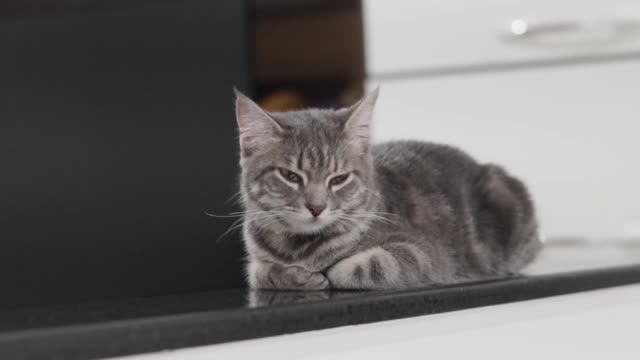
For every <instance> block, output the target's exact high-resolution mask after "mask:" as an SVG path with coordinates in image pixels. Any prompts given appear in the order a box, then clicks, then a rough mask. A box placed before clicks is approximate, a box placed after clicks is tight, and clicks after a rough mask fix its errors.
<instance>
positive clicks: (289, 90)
mask: <svg viewBox="0 0 640 360" xmlns="http://www.w3.org/2000/svg"><path fill="white" fill-rule="evenodd" d="M254 6H255V10H256V29H255V37H256V43H255V44H256V52H255V55H256V57H255V62H256V73H255V74H256V82H257V93H256V95H257V96H258V98H259V99H260V101H261V102H262V104H263V105H264V106H265V107H267V108H270V109H284V108H290V107H293V108H295V107H301V106H327V105H328V106H331V105H335V106H338V105H345V104H349V103H351V102H352V101H353V100H354V99H355V98H357V97H359V96H360V95H361V94H362V89H363V87H364V88H368V89H370V88H373V87H375V86H378V85H379V86H381V96H380V100H379V103H378V105H377V111H376V120H375V127H374V131H375V137H376V139H377V140H379V141H385V140H392V139H421V140H427V141H435V142H443V143H448V144H454V145H457V146H460V147H461V148H463V149H464V150H466V151H468V152H469V153H471V154H472V155H473V156H475V157H477V158H478V159H479V160H481V161H484V162H495V163H499V164H502V165H504V166H506V167H507V168H508V169H509V170H510V171H511V172H512V173H513V174H515V175H517V176H520V177H522V178H524V179H525V180H526V181H527V183H528V184H529V185H530V186H531V188H532V192H533V194H534V197H535V199H536V202H537V204H538V207H539V211H540V216H541V223H542V225H543V230H544V232H545V234H546V235H547V237H549V238H551V239H553V238H589V239H613V238H615V239H631V238H637V237H639V236H640V201H639V200H640V187H638V186H637V185H638V184H640V166H639V165H638V163H637V160H636V157H637V155H638V154H640V141H639V139H640V137H639V134H640V117H639V110H640V105H639V103H638V99H639V98H638V94H639V91H640V64H639V62H638V59H640V57H639V56H640V8H638V5H637V3H636V2H634V1H625V0H616V1H590V2H584V1H574V0H565V1H561V2H558V1H531V2H513V1H506V0H490V1H483V2H482V3H474V2H469V1H420V0H401V1H393V2H392V1H384V0H364V1H362V2H360V1H334V2H331V1H275V0H273V1H268V0H263V1H256V2H255V3H254Z"/></svg>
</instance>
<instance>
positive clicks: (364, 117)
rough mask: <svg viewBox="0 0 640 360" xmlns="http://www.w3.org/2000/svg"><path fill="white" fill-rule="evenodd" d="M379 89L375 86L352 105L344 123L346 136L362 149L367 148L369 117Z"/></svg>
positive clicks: (369, 132)
mask: <svg viewBox="0 0 640 360" xmlns="http://www.w3.org/2000/svg"><path fill="white" fill-rule="evenodd" d="M379 90H380V87H377V88H375V89H374V90H373V91H371V92H370V93H368V94H366V95H365V96H364V97H363V98H362V99H361V100H360V101H358V102H357V103H356V104H355V105H353V106H352V107H351V109H350V115H349V119H348V120H347V123H346V124H345V131H346V133H347V136H348V137H349V138H350V139H351V141H353V142H354V143H355V144H356V145H357V146H360V147H361V149H362V150H363V151H367V150H368V149H369V141H370V138H371V129H370V124H371V117H372V116H373V108H374V107H375V105H376V101H377V100H378V92H379Z"/></svg>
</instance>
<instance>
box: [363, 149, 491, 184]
mask: <svg viewBox="0 0 640 360" xmlns="http://www.w3.org/2000/svg"><path fill="white" fill-rule="evenodd" d="M372 151H373V159H374V166H375V169H376V174H377V176H378V179H379V181H381V182H382V185H383V186H385V185H387V186H394V185H395V186H402V184H404V185H406V186H409V185H413V186H415V185H418V186H420V187H422V188H424V189H425V190H427V188H434V190H436V188H442V187H447V186H448V185H451V184H452V182H453V183H455V182H458V181H463V182H465V181H468V180H469V179H472V178H473V177H475V176H477V175H478V174H479V172H480V171H481V166H480V165H479V164H478V163H477V162H476V161H475V160H474V159H473V158H472V157H471V156H469V155H468V154H466V153H465V152H464V151H462V150H460V149H458V148H455V147H453V146H449V145H443V144H436V143H430V142H423V141H415V140H408V141H392V142H386V143H381V144H378V145H375V146H374V147H373V149H372Z"/></svg>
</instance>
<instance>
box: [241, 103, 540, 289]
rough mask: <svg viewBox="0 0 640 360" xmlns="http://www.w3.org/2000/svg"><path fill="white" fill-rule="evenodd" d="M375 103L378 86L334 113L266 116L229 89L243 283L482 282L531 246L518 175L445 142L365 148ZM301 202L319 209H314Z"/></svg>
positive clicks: (528, 210) (532, 234) (514, 267)
mask: <svg viewBox="0 0 640 360" xmlns="http://www.w3.org/2000/svg"><path fill="white" fill-rule="evenodd" d="M376 98H377V91H375V92H373V93H371V94H369V95H368V96H366V97H365V98H364V99H363V100H361V101H360V102H359V103H358V104H356V105H354V106H352V107H350V108H345V109H340V110H335V111H334V110H319V109H309V110H301V111H292V112H286V113H266V112H264V111H263V110H261V109H260V108H259V107H258V106H257V105H256V104H254V103H253V102H252V101H251V100H249V99H248V98H246V97H245V96H244V95H242V94H238V98H237V103H236V107H237V117H238V124H239V128H240V144H241V150H242V152H241V154H242V156H241V167H242V177H241V193H242V201H243V204H244V208H245V213H244V224H243V234H244V240H245V245H246V250H247V257H248V259H247V260H248V265H247V277H248V282H249V284H250V286H251V287H252V288H258V289H302V290H321V289H327V288H330V287H331V288H338V289H382V288H406V287H414V286H422V285H430V284H446V283H454V282H458V281H467V280H477V279H487V278H492V277H498V276H508V275H511V274H514V273H517V272H518V271H519V270H520V269H522V267H524V266H525V265H527V264H528V263H529V262H530V261H531V260H532V259H533V258H534V256H535V255H536V253H537V252H538V250H539V248H540V241H539V240H538V234H537V223H536V218H535V212H534V208H533V204H532V201H531V199H530V197H529V195H528V193H527V190H526V187H525V186H524V185H523V184H522V182H520V181H519V180H517V179H516V178H514V177H512V176H510V175H509V174H507V173H506V172H505V171H504V169H502V168H500V167H499V166H496V165H482V164H478V163H477V162H476V161H474V160H473V159H472V158H470V157H469V156H468V155H466V154H465V153H463V152H462V151H460V150H458V149H455V148H452V147H449V146H443V145H436V144H429V143H423V142H416V141H405V142H394V143H387V144H381V145H376V146H371V145H370V144H369V136H368V134H369V122H370V119H371V113H372V111H373V106H374V104H375V100H376ZM290 173H293V174H295V175H296V176H293V177H292V176H291V175H290ZM288 174H289V175H288ZM285 175H286V176H285ZM342 175H346V176H342ZM334 177H339V178H340V179H342V180H340V181H341V182H340V183H335V182H332V179H333V178H334ZM292 179H293V180H292ZM308 206H316V207H318V206H320V207H321V208H322V207H324V208H325V209H324V210H323V211H322V212H321V213H320V214H319V215H318V216H314V215H313V213H311V212H310V211H308V210H307V207H308Z"/></svg>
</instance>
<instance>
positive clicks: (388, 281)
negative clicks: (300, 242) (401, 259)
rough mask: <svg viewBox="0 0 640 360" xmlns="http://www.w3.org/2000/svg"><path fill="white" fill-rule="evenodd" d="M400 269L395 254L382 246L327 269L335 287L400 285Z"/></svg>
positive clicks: (391, 286) (362, 287) (371, 287)
mask: <svg viewBox="0 0 640 360" xmlns="http://www.w3.org/2000/svg"><path fill="white" fill-rule="evenodd" d="M399 271H400V269H399V266H398V263H397V261H396V260H395V259H394V258H393V256H392V255H391V254H390V253H388V252H387V251H385V250H384V249H382V248H380V247H374V248H372V249H369V250H366V251H363V252H361V253H357V254H355V255H353V256H350V257H348V258H345V259H342V260H340V261H338V262H337V263H336V264H335V265H333V266H331V267H330V268H329V269H328V270H327V278H328V279H329V283H330V284H331V287H332V288H335V289H384V288H393V287H397V286H398V285H399V281H400V273H399Z"/></svg>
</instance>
